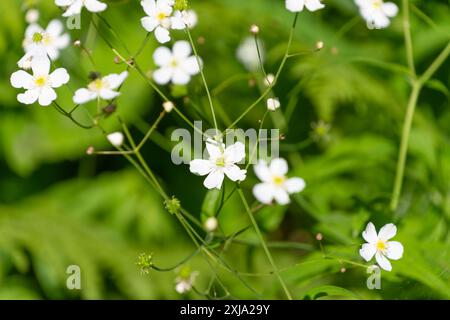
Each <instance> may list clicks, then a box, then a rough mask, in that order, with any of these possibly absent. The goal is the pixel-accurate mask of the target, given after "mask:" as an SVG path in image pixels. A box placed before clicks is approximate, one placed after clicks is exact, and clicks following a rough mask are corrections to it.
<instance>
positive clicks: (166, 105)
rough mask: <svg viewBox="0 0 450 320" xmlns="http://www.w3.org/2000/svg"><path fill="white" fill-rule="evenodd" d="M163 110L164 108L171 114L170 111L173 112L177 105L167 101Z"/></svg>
mask: <svg viewBox="0 0 450 320" xmlns="http://www.w3.org/2000/svg"><path fill="white" fill-rule="evenodd" d="M163 108H164V111H166V112H167V113H169V112H170V111H172V109H173V108H175V105H174V104H173V102H172V101H166V102H164V103H163Z"/></svg>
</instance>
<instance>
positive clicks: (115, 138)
mask: <svg viewBox="0 0 450 320" xmlns="http://www.w3.org/2000/svg"><path fill="white" fill-rule="evenodd" d="M106 138H107V139H108V141H109V142H110V143H111V144H112V145H113V146H114V147H120V146H121V145H122V144H123V140H124V137H123V133H122V132H114V133H111V134H108V135H107V136H106Z"/></svg>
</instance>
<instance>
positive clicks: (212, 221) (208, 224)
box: [205, 217, 219, 232]
mask: <svg viewBox="0 0 450 320" xmlns="http://www.w3.org/2000/svg"><path fill="white" fill-rule="evenodd" d="M218 226H219V222H218V221H217V218H216V217H209V218H208V219H206V221H205V229H206V230H207V231H209V232H213V231H215V230H216V229H217V227H218Z"/></svg>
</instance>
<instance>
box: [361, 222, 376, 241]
mask: <svg viewBox="0 0 450 320" xmlns="http://www.w3.org/2000/svg"><path fill="white" fill-rule="evenodd" d="M362 236H363V238H364V239H365V240H366V241H367V242H368V243H372V244H375V243H377V241H378V235H377V230H375V226H374V225H373V223H372V222H369V223H368V224H367V227H366V230H364V231H363V233H362Z"/></svg>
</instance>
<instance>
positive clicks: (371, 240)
mask: <svg viewBox="0 0 450 320" xmlns="http://www.w3.org/2000/svg"><path fill="white" fill-rule="evenodd" d="M396 233H397V227H396V226H395V225H394V224H392V223H389V224H387V225H385V226H384V227H382V228H381V229H380V232H379V233H378V234H377V231H376V230H375V226H374V225H373V223H372V222H369V223H368V224H367V227H366V230H365V231H363V233H362V236H363V238H364V239H365V240H366V241H367V242H368V243H365V244H363V245H362V247H361V249H360V250H359V254H360V255H361V257H363V259H364V260H366V261H370V260H372V258H373V256H375V259H376V261H377V263H378V265H379V266H380V267H381V268H382V269H384V270H386V271H391V270H392V266H391V263H390V262H389V260H388V259H392V260H398V259H400V258H401V257H402V256H403V246H402V244H401V243H400V242H398V241H388V240H389V239H391V238H393V237H394V236H395V234H396Z"/></svg>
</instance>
